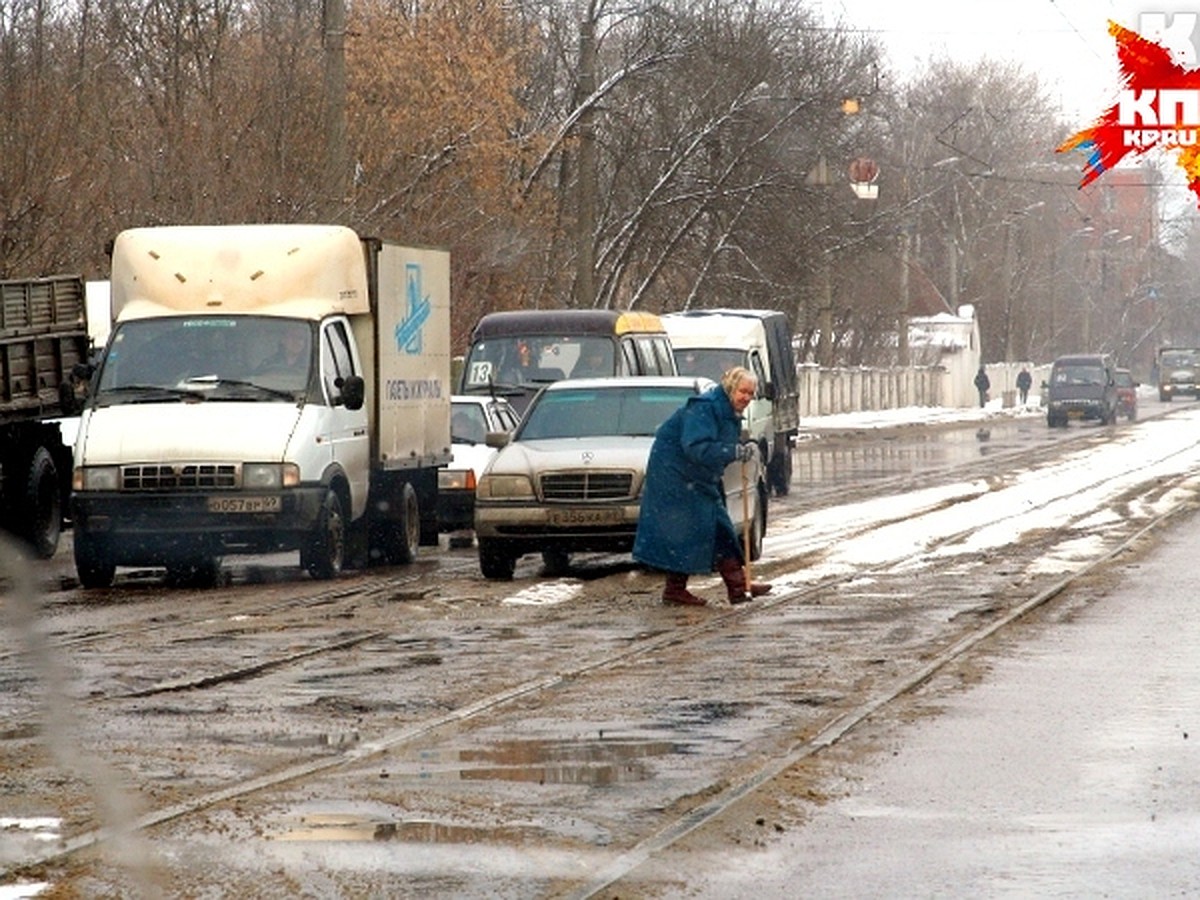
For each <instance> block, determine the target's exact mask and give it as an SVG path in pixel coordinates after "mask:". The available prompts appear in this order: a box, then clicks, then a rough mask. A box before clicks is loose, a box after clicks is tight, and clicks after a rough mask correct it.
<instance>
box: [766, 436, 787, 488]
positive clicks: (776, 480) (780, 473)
mask: <svg viewBox="0 0 1200 900" xmlns="http://www.w3.org/2000/svg"><path fill="white" fill-rule="evenodd" d="M767 481H768V483H769V484H770V487H771V489H772V490H773V491H775V494H776V495H777V496H779V497H786V496H787V494H788V491H790V490H791V487H792V448H791V447H790V446H789V445H788V444H787V442H786V441H784V445H783V447H776V448H775V456H774V457H772V459H771V462H770V463H768V464H767Z"/></svg>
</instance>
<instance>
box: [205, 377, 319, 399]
mask: <svg viewBox="0 0 1200 900" xmlns="http://www.w3.org/2000/svg"><path fill="white" fill-rule="evenodd" d="M185 384H196V385H202V386H203V387H204V388H205V389H210V388H217V387H230V388H249V389H250V390H251V391H254V392H255V393H258V394H266V395H267V396H269V397H279V398H280V399H283V400H295V399H296V393H297V392H296V391H285V390H283V389H282V388H273V387H268V386H267V385H265V384H259V383H257V382H255V381H245V380H243V379H241V378H222V377H221V376H219V375H199V376H196V377H195V378H189V379H187V381H186V382H185ZM209 399H211V400H221V399H232V398H222V397H215V396H211V395H210V396H209ZM238 399H243V398H238Z"/></svg>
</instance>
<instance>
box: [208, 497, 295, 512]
mask: <svg viewBox="0 0 1200 900" xmlns="http://www.w3.org/2000/svg"><path fill="white" fill-rule="evenodd" d="M281 508H282V504H281V502H280V499H279V497H209V498H208V511H209V512H210V513H261V512H279V510H280V509H281Z"/></svg>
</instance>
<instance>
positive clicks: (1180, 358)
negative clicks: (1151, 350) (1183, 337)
mask: <svg viewBox="0 0 1200 900" xmlns="http://www.w3.org/2000/svg"><path fill="white" fill-rule="evenodd" d="M1155 370H1156V371H1157V372H1158V399H1159V400H1162V401H1164V402H1170V401H1171V400H1174V399H1175V398H1176V397H1200V347H1161V348H1159V351H1158V357H1157V359H1156V360H1155Z"/></svg>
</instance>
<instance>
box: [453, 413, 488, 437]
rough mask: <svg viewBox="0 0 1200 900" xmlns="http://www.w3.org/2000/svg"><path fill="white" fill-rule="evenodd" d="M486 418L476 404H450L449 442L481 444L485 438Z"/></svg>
mask: <svg viewBox="0 0 1200 900" xmlns="http://www.w3.org/2000/svg"><path fill="white" fill-rule="evenodd" d="M487 431H488V426H487V417H486V416H485V415H484V414H483V407H482V406H480V405H479V404H477V403H452V404H451V413H450V440H451V441H452V442H453V443H455V444H482V443H483V442H484V439H485V438H486V437H487Z"/></svg>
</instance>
